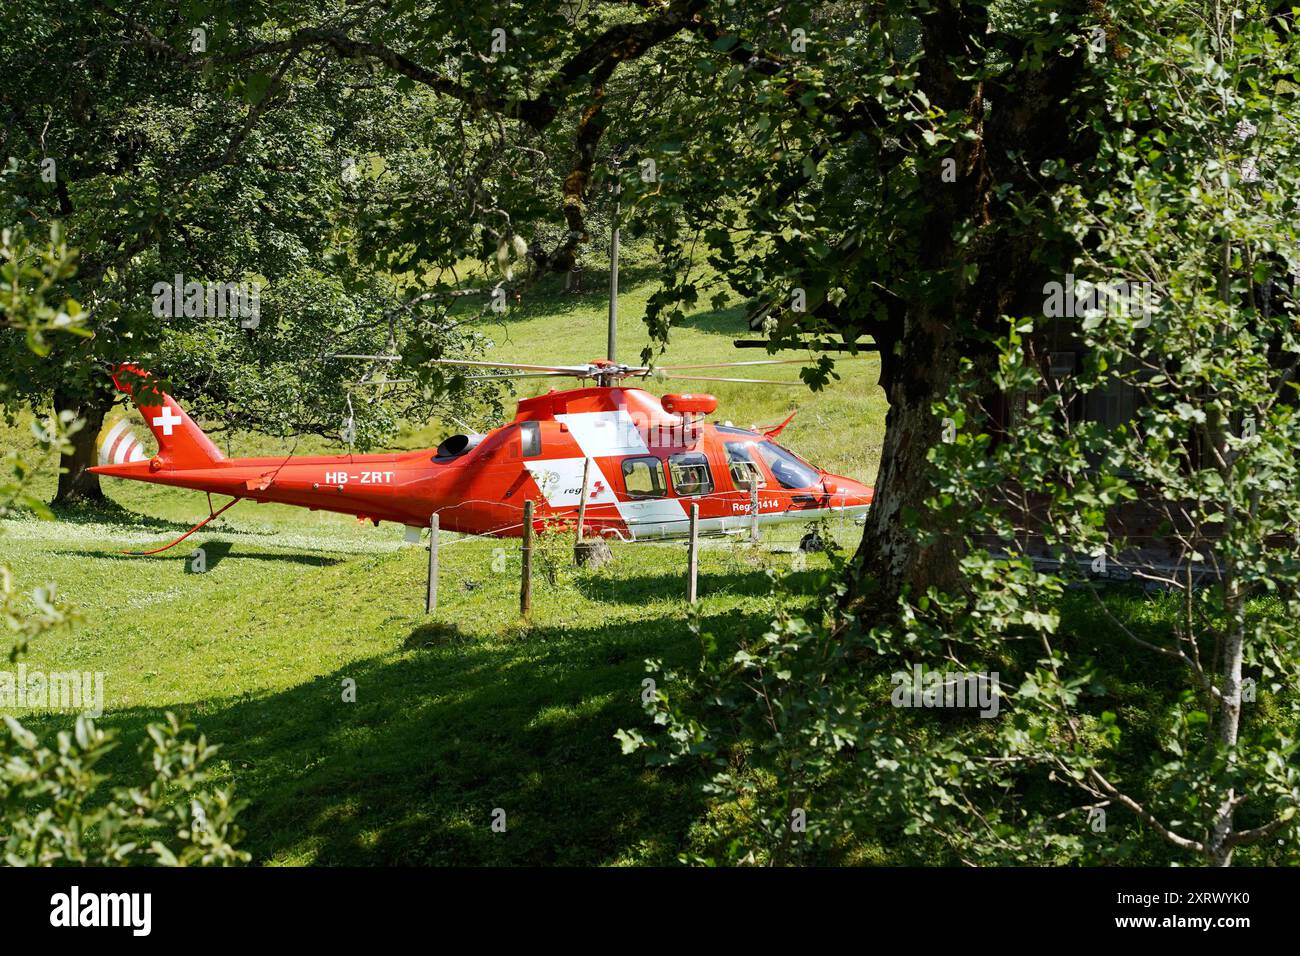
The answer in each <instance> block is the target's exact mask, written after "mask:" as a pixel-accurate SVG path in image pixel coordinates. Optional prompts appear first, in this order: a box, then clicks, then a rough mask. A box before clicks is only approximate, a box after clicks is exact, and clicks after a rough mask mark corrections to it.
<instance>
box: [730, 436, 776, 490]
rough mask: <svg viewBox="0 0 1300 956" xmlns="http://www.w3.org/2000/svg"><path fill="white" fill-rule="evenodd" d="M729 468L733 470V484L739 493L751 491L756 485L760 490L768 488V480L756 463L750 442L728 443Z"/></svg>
mask: <svg viewBox="0 0 1300 956" xmlns="http://www.w3.org/2000/svg"><path fill="white" fill-rule="evenodd" d="M727 467H728V468H729V469H730V470H731V484H732V486H733V487H735V488H736V489H737V490H738V491H749V490H750V489H751V488H752V487H754V485H755V484H757V485H758V487H759V488H765V487H766V486H767V478H766V477H764V475H763V472H762V469H760V468H759V467H758V464H757V463H756V462H755V461H754V453H753V452H752V451H750V443H749V442H743V441H729V442H727Z"/></svg>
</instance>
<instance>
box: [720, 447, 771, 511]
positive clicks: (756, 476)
mask: <svg viewBox="0 0 1300 956" xmlns="http://www.w3.org/2000/svg"><path fill="white" fill-rule="evenodd" d="M754 446H755V443H754V442H752V441H729V442H726V443H725V445H724V447H725V449H726V454H727V474H728V477H730V478H731V487H732V491H731V492H730V493H729V494H728V495H726V498H725V500H726V513H725V514H724V515H723V518H722V529H723V530H724V531H744V530H747V529H748V528H749V527H750V524H751V521H750V509H751V505H752V503H753V502H752V498H753V492H754V488H755V487H757V488H758V497H759V501H760V502H762V501H764V500H766V499H767V498H770V497H771V495H770V494H769V485H770V484H771V480H772V479H771V477H770V476H769V475H768V472H767V470H766V468H764V466H763V464H762V462H761V459H760V457H759V454H758V452H757V450H756V449H755V447H754ZM761 510H762V507H761V505H760V511H761Z"/></svg>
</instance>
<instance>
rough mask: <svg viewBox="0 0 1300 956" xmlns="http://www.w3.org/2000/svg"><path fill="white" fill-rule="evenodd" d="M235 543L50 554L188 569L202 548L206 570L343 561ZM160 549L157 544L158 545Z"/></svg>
mask: <svg viewBox="0 0 1300 956" xmlns="http://www.w3.org/2000/svg"><path fill="white" fill-rule="evenodd" d="M236 544H238V542H234V543H232V542H229V541H221V540H212V539H207V540H203V539H198V538H187V539H186V540H184V541H182V542H181V543H180V544H178V545H176V547H174V548H169V549H168V550H166V551H163V552H160V553H158V554H128V553H126V552H125V551H91V550H77V549H71V548H60V549H51V551H50V553H51V554H63V555H70V556H72V557H78V558H107V559H108V560H111V561H162V562H166V561H183V562H185V564H186V568H187V570H188V568H189V562H190V556H191V555H193V554H194V551H195V549H197V548H202V549H203V556H204V563H205V565H206V568H207V570H208V571H211V570H212V569H213V568H215V567H216V566H217V565H218V564H219V563H221V561H223V560H224V559H226V558H227V557H229V558H231V559H233V560H236V561H281V562H287V563H289V564H305V565H308V566H310V567H315V568H326V567H331V566H333V565H336V564H342V563H343V560H344V559H343V558H336V557H327V556H325V555H323V554H300V553H291V554H272V553H271V552H269V551H245V550H243V549H240V548H237V547H236ZM140 547H141V549H142V550H145V551H148V550H150V548H149V546H148V545H141V546H140ZM160 547H161V545H160Z"/></svg>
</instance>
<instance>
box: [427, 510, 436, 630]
mask: <svg viewBox="0 0 1300 956" xmlns="http://www.w3.org/2000/svg"><path fill="white" fill-rule="evenodd" d="M437 609H438V514H437V512H434V513H433V514H432V515H430V516H429V591H428V593H427V594H426V595H425V599H424V613H425V614H432V613H433V612H434V611H436V610H437Z"/></svg>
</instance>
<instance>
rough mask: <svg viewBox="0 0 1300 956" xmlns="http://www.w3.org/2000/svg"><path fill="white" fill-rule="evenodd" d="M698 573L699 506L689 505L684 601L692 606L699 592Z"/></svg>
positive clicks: (697, 504) (695, 504) (696, 504)
mask: <svg viewBox="0 0 1300 956" xmlns="http://www.w3.org/2000/svg"><path fill="white" fill-rule="evenodd" d="M699 573H700V505H699V502H692V503H691V543H690V544H689V545H688V546H687V551H686V600H687V601H688V602H689V603H691V604H694V603H695V599H696V597H698V594H699V591H698V587H699V583H698V582H699Z"/></svg>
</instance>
